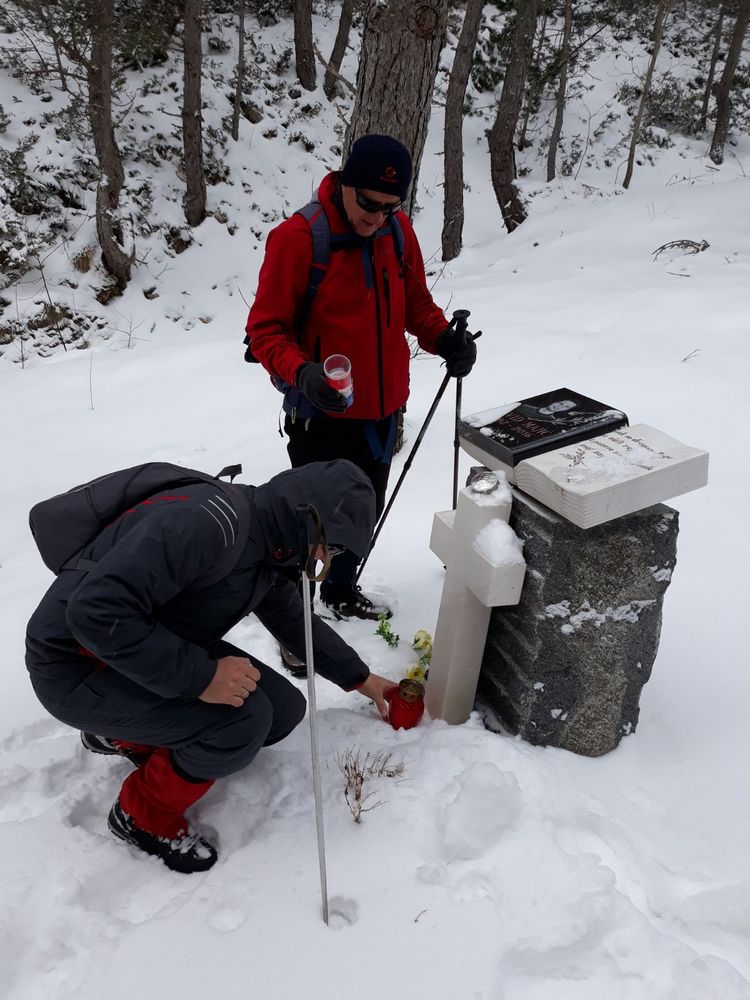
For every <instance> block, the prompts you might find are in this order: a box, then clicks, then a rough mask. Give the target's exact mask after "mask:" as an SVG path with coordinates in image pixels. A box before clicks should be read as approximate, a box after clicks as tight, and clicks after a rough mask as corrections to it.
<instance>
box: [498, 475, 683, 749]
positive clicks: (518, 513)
mask: <svg viewBox="0 0 750 1000" xmlns="http://www.w3.org/2000/svg"><path fill="white" fill-rule="evenodd" d="M509 523H510V526H511V527H512V528H513V530H514V531H515V533H516V534H517V536H518V537H519V538H520V539H521V540H522V541H523V543H524V558H525V560H526V566H527V572H526V577H525V582H524V585H523V590H522V592H521V597H520V602H519V603H518V604H517V605H516V606H512V607H496V608H493V610H492V612H491V615H490V623H489V628H488V634H487V641H486V644H485V648H484V654H483V657H482V667H481V672H480V678H479V688H478V705H479V707H484V708H488V709H490V712H489V713H488V714H489V715H490V716H491V715H493V714H494V715H496V716H497V718H499V719H500V721H501V722H502V723H503V725H504V726H505V727H506V728H508V729H510V730H511V731H512V732H514V733H519V734H520V735H521V736H522V737H523V738H524V739H526V740H528V741H529V742H530V743H535V744H542V745H549V746H558V747H563V748H565V749H567V750H571V751H573V752H575V753H579V754H584V755H586V756H592V757H595V756H599V755H601V754H604V753H607V752H608V751H609V750H612V749H613V748H614V747H616V746H617V744H618V743H619V741H620V740H621V738H622V737H623V736H625V735H627V734H628V733H631V732H633V730H634V729H635V727H636V725H637V723H638V714H639V698H640V693H641V689H642V688H643V685H644V684H645V683H646V681H647V680H648V678H649V676H650V673H651V667H652V665H653V662H654V659H655V657H656V652H657V649H658V645H659V635H660V630H661V615H662V601H663V598H664V593H665V591H666V589H667V587H668V586H669V582H670V579H671V575H672V571H673V569H674V567H675V562H676V542H677V533H678V513H677V511H676V510H673V509H672V508H670V507H667V506H665V505H663V504H657V505H655V506H651V507H648V508H646V509H645V510H641V511H638V512H637V513H634V514H629V515H627V516H626V517H621V518H618V519H617V520H614V521H610V522H609V523H607V524H603V525H600V526H597V527H593V528H589V529H588V530H583V529H581V528H578V527H576V526H575V525H574V524H572V523H570V522H569V521H566V520H564V519H563V518H562V517H560V516H559V515H558V514H556V513H554V512H553V511H551V510H549V509H548V508H546V507H544V506H543V505H542V504H540V503H538V502H537V501H535V500H533V499H532V498H531V497H529V496H527V495H526V494H524V493H521V492H520V491H518V490H514V491H513V505H512V510H511V514H510V522H509Z"/></svg>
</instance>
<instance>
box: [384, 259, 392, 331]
mask: <svg viewBox="0 0 750 1000" xmlns="http://www.w3.org/2000/svg"><path fill="white" fill-rule="evenodd" d="M383 292H384V293H385V325H386V326H390V325H391V283H390V281H389V280H388V271H387V270H386V269H385V268H383Z"/></svg>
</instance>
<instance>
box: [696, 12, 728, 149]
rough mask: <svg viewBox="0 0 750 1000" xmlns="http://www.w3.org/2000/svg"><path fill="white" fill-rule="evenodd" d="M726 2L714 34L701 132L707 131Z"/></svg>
mask: <svg viewBox="0 0 750 1000" xmlns="http://www.w3.org/2000/svg"><path fill="white" fill-rule="evenodd" d="M724 12H725V9H724V4H722V5H721V7H719V16H718V18H717V19H716V28H715V32H716V33H715V35H714V47H713V51H712V52H711V63H710V65H709V67H708V76H707V78H706V89H705V91H704V92H703V106H702V107H701V117H700V125H699V127H700V130H701V132H705V131H706V121H707V119H708V104H709V101H710V100H711V88H712V87H713V85H714V73H715V72H716V62H717V60H718V58H719V51H720V50H721V29H722V27H723V25H724Z"/></svg>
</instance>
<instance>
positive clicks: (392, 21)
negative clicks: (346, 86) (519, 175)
mask: <svg viewBox="0 0 750 1000" xmlns="http://www.w3.org/2000/svg"><path fill="white" fill-rule="evenodd" d="M447 19H448V0H429V2H419V0H417V2H415V0H369V3H368V7H367V15H366V22H365V30H364V35H363V38H362V50H361V55H360V61H359V70H358V72H357V95H356V98H355V101H354V109H353V111H352V117H351V121H350V123H349V128H348V129H347V134H346V142H345V153H346V152H348V150H349V149H350V148H351V145H352V143H353V142H354V141H355V139H358V138H359V137H360V136H361V135H366V134H368V133H372V132H383V133H386V134H388V135H392V136H393V137H394V138H396V139H399V140H400V141H401V142H403V144H404V145H405V146H406V148H407V149H408V150H409V152H410V153H411V157H412V164H413V176H412V182H411V190H410V192H409V195H408V198H407V200H406V201H405V203H404V211H405V212H406V213H407V214H408V215H411V214H412V212H413V210H414V203H415V200H416V190H417V178H418V177H419V169H420V165H421V162H422V153H423V151H424V144H425V139H426V137H427V126H428V124H429V120H430V104H431V101H432V91H433V87H434V84H435V75H436V73H437V67H438V59H439V57H440V50H441V48H442V45H443V39H444V36H445V25H446V22H447Z"/></svg>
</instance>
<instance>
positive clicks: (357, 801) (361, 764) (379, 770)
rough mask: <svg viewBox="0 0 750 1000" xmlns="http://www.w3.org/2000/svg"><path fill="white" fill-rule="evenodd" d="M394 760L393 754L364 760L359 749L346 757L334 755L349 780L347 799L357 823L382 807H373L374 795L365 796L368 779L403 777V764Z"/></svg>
mask: <svg viewBox="0 0 750 1000" xmlns="http://www.w3.org/2000/svg"><path fill="white" fill-rule="evenodd" d="M392 758H393V754H392V753H390V752H389V753H385V752H383V751H381V752H380V753H378V754H375V756H374V757H372V756H371V755H370V753H369V752H368V753H366V754H365V756H364V758H363V757H362V751H361V750H360V749H359V747H357V748H356V749H355V748H353V747H351V748H350V749H349V750H346V751H345V752H344V753H342V754H336V755H335V757H334V759H335V761H336V763H337V765H338V767H339V770H340V771H341V773H342V774H343V775H344V778H345V779H346V785H345V786H344V798H345V799H346V804H347V805H348V806H349V811H350V812H351V814H352V816H353V817H354V822H355V823H361V822H362V814H363V813H366V812H369V811H370V810H371V809H376V808H377V807H378V806H380V805H382V804H383V803H382V801H380V800H378V801H377V802H371V803H370V799H372V797H373V796H374V795H375V792H374V791H373V792H366V793H365V792H363V787H364V784H365V782H366V781H367V780H368V779H369V778H398V777H400V776H401V775H402V774H403V772H404V764H403V761H394V760H393V759H392ZM367 803H369V804H367Z"/></svg>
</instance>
